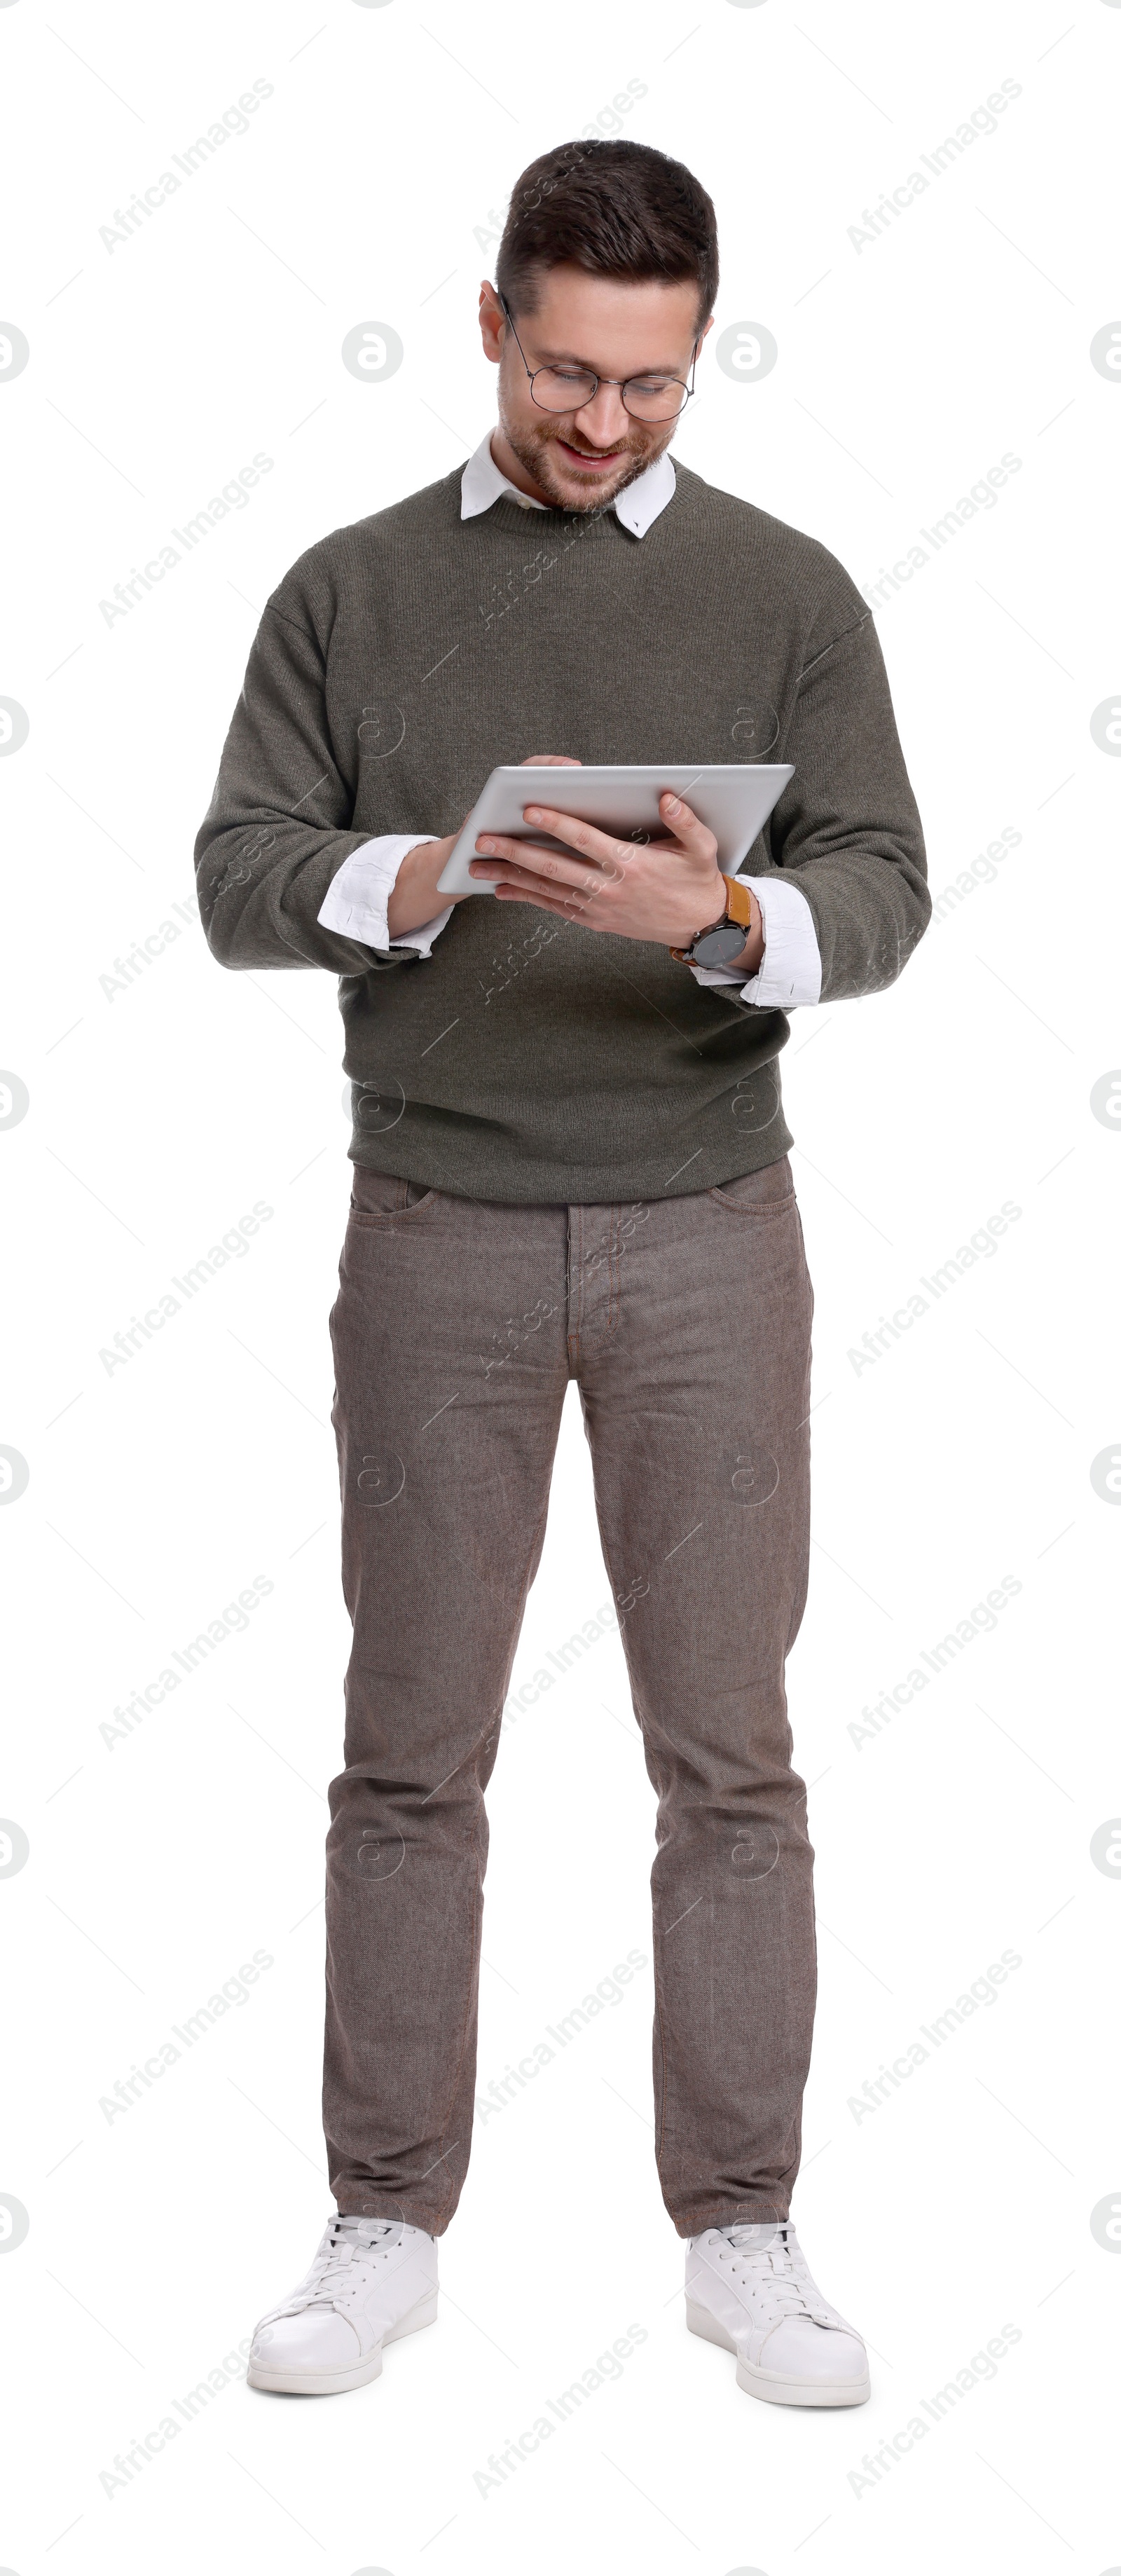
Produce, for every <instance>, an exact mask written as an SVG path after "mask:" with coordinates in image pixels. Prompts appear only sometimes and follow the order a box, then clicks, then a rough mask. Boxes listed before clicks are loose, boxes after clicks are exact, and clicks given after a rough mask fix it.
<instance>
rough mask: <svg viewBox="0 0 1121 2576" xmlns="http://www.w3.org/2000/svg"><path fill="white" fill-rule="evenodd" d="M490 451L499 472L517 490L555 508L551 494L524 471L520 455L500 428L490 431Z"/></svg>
mask: <svg viewBox="0 0 1121 2576" xmlns="http://www.w3.org/2000/svg"><path fill="white" fill-rule="evenodd" d="M490 452H491V455H492V457H493V458H494V462H495V464H496V465H497V467H498V471H499V473H500V474H505V475H506V476H507V478H508V480H509V481H510V482H511V483H513V484H514V486H515V488H516V490H517V491H519V492H527V493H528V494H529V498H530V500H531V501H545V502H547V504H548V506H549V508H550V509H551V510H555V508H556V502H555V501H554V500H553V497H552V494H551V493H549V492H543V491H542V489H541V485H540V484H539V483H535V482H534V480H533V476H532V475H531V474H527V473H526V470H525V467H524V465H523V464H522V461H521V458H520V456H515V454H514V451H513V448H512V447H511V445H510V442H509V439H508V438H506V437H505V436H504V435H503V432H502V431H501V429H494V430H492V431H491V438H490Z"/></svg>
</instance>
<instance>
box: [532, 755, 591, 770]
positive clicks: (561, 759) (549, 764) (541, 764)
mask: <svg viewBox="0 0 1121 2576" xmlns="http://www.w3.org/2000/svg"><path fill="white" fill-rule="evenodd" d="M519 767H520V768H522V769H580V768H582V767H583V763H582V762H581V761H579V760H573V759H571V758H570V755H569V754H568V752H567V751H531V752H528V753H527V754H526V757H525V759H524V760H523V761H521V762H520V763H519Z"/></svg>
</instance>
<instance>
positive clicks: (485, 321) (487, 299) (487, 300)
mask: <svg viewBox="0 0 1121 2576" xmlns="http://www.w3.org/2000/svg"><path fill="white" fill-rule="evenodd" d="M479 329H480V331H481V333H482V339H483V356H484V357H485V358H489V359H490V362H491V365H492V366H494V367H496V366H497V365H498V362H499V359H500V358H501V356H502V342H503V338H504V335H505V330H506V316H505V314H504V312H503V310H502V306H501V305H500V303H499V301H498V296H497V293H496V291H495V289H494V287H493V286H492V285H491V282H490V279H489V278H487V277H484V278H483V280H482V282H481V284H480V287H479Z"/></svg>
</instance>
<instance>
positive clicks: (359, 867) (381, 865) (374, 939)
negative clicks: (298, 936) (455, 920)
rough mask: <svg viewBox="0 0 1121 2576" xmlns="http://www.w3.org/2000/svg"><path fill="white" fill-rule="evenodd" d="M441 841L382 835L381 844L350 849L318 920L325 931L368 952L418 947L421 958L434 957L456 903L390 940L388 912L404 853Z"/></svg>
mask: <svg viewBox="0 0 1121 2576" xmlns="http://www.w3.org/2000/svg"><path fill="white" fill-rule="evenodd" d="M438 839H439V834H438V833H437V832H383V833H382V834H381V835H380V837H379V838H378V839H377V840H374V841H364V842H363V844H362V847H361V849H360V850H352V851H351V854H350V857H349V859H344V861H343V864H342V866H341V868H340V869H339V873H338V875H337V877H332V879H331V883H330V885H329V886H328V888H327V892H326V895H325V896H324V899H323V902H322V904H321V905H320V908H319V912H318V914H317V916H316V918H317V919H318V921H319V922H320V923H321V924H322V927H323V929H324V930H337V931H338V932H339V934H340V936H341V937H342V938H344V939H360V940H361V942H362V945H363V947H364V948H380V949H388V948H415V950H416V952H417V954H418V956H420V957H430V956H431V954H432V942H433V940H434V939H438V938H439V936H440V932H441V931H442V930H443V929H444V928H445V927H446V925H447V923H448V922H449V921H450V920H451V917H452V914H453V912H454V910H455V905H454V904H452V903H449V905H448V907H447V910H446V911H445V912H438V913H437V914H436V915H435V917H434V919H433V920H432V921H425V922H422V924H421V926H420V928H419V929H418V930H410V931H407V932H406V933H405V935H404V937H403V938H401V939H391V938H390V936H389V921H388V912H389V898H390V895H391V894H392V892H393V889H394V886H395V885H396V883H397V874H398V870H399V868H400V865H401V861H402V859H403V858H404V856H405V852H406V850H415V849H417V848H418V847H419V845H420V843H421V841H435V840H438Z"/></svg>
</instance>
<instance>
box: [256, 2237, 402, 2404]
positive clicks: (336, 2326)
mask: <svg viewBox="0 0 1121 2576" xmlns="http://www.w3.org/2000/svg"><path fill="white" fill-rule="evenodd" d="M436 2289H437V2282H436V2240H435V2237H433V2236H427V2235H426V2234H425V2231H424V2229H423V2227H406V2226H403V2225H402V2224H401V2223H400V2222H399V2221H397V2220H394V2219H388V2218H344V2217H340V2216H338V2215H336V2216H335V2217H334V2218H332V2219H331V2220H330V2221H329V2223H328V2225H327V2227H326V2228H325V2229H324V2232H323V2236H322V2239H321V2242H320V2245H319V2250H318V2252H317V2254H316V2256H315V2260H314V2262H313V2264H312V2266H311V2270H310V2271H309V2272H308V2273H307V2274H306V2275H305V2277H304V2279H303V2280H302V2281H300V2282H299V2283H298V2284H297V2287H296V2288H295V2289H294V2290H293V2292H292V2294H291V2297H290V2298H287V2299H283V2300H282V2301H281V2304H280V2306H279V2307H278V2308H270V2309H269V2311H268V2314H267V2316H263V2317H262V2318H261V2322H260V2324H259V2325H258V2327H257V2328H256V2331H255V2333H254V2336H253V2347H252V2351H251V2353H250V2356H249V2368H248V2371H247V2373H246V2377H247V2379H248V2383H249V2386H250V2388H270V2389H273V2390H276V2391H277V2392H278V2393H280V2394H282V2395H285V2396H290V2397H330V2396H332V2395H333V2394H334V2392H335V2391H336V2390H337V2389H341V2388H361V2387H362V2386H363V2385H364V2383H365V2381H366V2380H367V2379H378V2378H380V2376H381V2355H382V2346H383V2344H387V2343H395V2342H396V2340H397V2337H398V2335H407V2334H415V2333H416V2330H417V2328H418V2327H419V2326H431V2325H435V2322H436Z"/></svg>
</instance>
